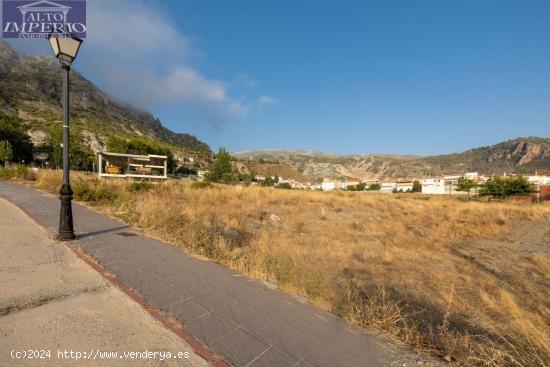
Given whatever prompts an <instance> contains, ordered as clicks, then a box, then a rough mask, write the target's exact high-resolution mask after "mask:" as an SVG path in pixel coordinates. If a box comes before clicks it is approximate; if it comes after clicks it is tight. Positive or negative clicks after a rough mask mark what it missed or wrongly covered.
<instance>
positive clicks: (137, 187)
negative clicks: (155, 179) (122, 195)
mask: <svg viewBox="0 0 550 367" xmlns="http://www.w3.org/2000/svg"><path fill="white" fill-rule="evenodd" d="M153 187H155V185H153V184H152V183H150V182H146V181H134V182H132V183H131V184H130V185H129V186H128V190H129V191H133V192H136V191H148V190H150V189H152V188H153Z"/></svg>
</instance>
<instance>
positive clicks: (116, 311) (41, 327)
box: [0, 199, 207, 367]
mask: <svg viewBox="0 0 550 367" xmlns="http://www.w3.org/2000/svg"><path fill="white" fill-rule="evenodd" d="M0 233H1V236H2V237H1V238H2V239H1V241H0V253H1V254H2V256H1V257H0V330H1V331H2V332H1V333H0V365H2V366H159V365H163V366H174V367H175V366H197V367H198V366H207V363H206V362H205V361H204V360H203V359H201V358H199V357H198V356H196V355H195V354H194V353H193V350H192V348H191V347H190V346H189V345H187V344H186V343H185V342H184V341H183V340H181V339H179V338H177V337H175V335H174V334H173V333H172V332H171V331H169V330H168V329H166V328H165V327H164V326H163V325H162V324H160V323H159V322H158V321H156V320H155V319H153V318H152V317H151V316H150V315H149V314H148V313H147V312H146V311H145V310H144V309H143V308H142V307H141V306H140V305H138V304H137V303H135V302H134V301H132V300H131V299H130V298H129V297H128V296H127V295H125V294H123V293H122V292H121V291H119V290H118V289H116V288H115V287H113V286H112V285H111V284H110V283H109V282H107V281H106V280H105V279H104V278H103V277H102V276H101V275H100V274H98V273H97V272H96V271H94V270H93V269H92V268H91V267H90V266H89V265H87V264H86V263H85V262H84V261H82V260H81V259H79V258H78V257H77V256H76V255H75V254H74V253H73V251H72V250H70V249H69V248H67V247H66V246H64V245H62V244H59V243H56V242H55V241H53V240H52V239H51V236H50V235H49V233H48V232H46V231H45V230H44V229H43V228H41V227H40V226H38V225H37V224H36V223H35V222H34V221H33V220H32V219H30V218H29V217H28V216H27V215H25V214H24V213H23V212H22V211H21V210H19V209H18V208H17V207H15V206H13V205H12V204H9V203H8V202H7V201H5V200H3V199H0ZM29 350H36V351H38V352H34V353H36V354H34V355H33V356H34V357H42V358H32V359H27V358H21V357H22V356H23V353H25V352H27V353H28V351H29ZM99 350H101V351H102V352H118V353H119V354H118V355H117V356H116V357H115V356H114V355H113V354H110V358H105V359H103V358H100V357H101V356H105V355H104V354H100V352H98V351H99ZM144 350H148V351H151V352H154V351H156V352H161V351H164V352H167V351H169V352H171V353H174V354H175V353H178V352H181V353H182V355H181V358H176V359H170V360H165V361H164V362H161V361H160V358H161V357H160V354H159V355H158V356H157V358H151V359H135V358H134V359H132V358H130V356H129V355H128V356H124V355H122V353H123V352H131V351H136V352H141V351H144ZM12 351H13V352H12ZM71 351H72V352H73V355H72V357H73V358H71V354H70V353H71ZM65 352H66V353H65ZM185 352H187V353H188V354H189V356H188V358H185V355H184V354H183V353H185ZM16 353H17V354H16ZM76 353H80V355H77V354H76ZM12 354H13V356H14V357H19V358H20V359H18V358H13V357H12ZM48 356H49V357H48ZM77 356H79V358H80V359H79V360H76V359H75V358H76V357H77ZM60 357H63V358H60ZM113 357H114V358H113ZM87 358H90V360H88V359H87ZM94 358H95V360H94Z"/></svg>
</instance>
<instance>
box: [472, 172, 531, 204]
mask: <svg viewBox="0 0 550 367" xmlns="http://www.w3.org/2000/svg"><path fill="white" fill-rule="evenodd" d="M533 191H534V185H533V184H532V183H531V182H529V181H527V180H526V179H525V178H524V177H523V176H509V177H499V176H494V177H492V178H490V179H489V180H487V182H486V183H484V184H482V185H481V186H480V189H479V196H491V197H495V198H501V199H502V198H506V197H509V196H514V195H526V194H530V193H532V192H533Z"/></svg>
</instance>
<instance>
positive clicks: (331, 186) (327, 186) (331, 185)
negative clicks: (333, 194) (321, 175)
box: [321, 181, 340, 191]
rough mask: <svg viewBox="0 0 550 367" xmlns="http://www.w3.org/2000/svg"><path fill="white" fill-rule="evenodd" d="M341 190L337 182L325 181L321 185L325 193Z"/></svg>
mask: <svg viewBox="0 0 550 367" xmlns="http://www.w3.org/2000/svg"><path fill="white" fill-rule="evenodd" d="M337 189H340V184H339V183H338V182H336V181H323V183H321V190H323V191H333V190H337Z"/></svg>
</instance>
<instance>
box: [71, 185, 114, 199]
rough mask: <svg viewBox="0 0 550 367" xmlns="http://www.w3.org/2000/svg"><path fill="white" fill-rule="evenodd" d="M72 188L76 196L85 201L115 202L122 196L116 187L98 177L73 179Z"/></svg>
mask: <svg viewBox="0 0 550 367" xmlns="http://www.w3.org/2000/svg"><path fill="white" fill-rule="evenodd" d="M71 188H72V189H73V194H74V198H75V199H76V200H80V201H84V202H114V201H116V200H117V199H119V196H120V195H119V193H118V191H117V190H116V189H115V188H113V187H109V186H107V184H105V183H103V182H102V181H100V180H98V179H94V180H83V179H78V180H75V181H73V183H72V185H71Z"/></svg>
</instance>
